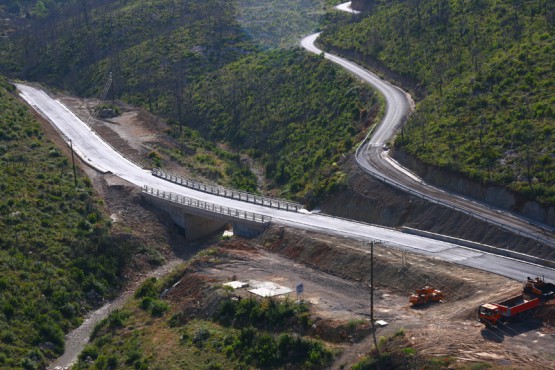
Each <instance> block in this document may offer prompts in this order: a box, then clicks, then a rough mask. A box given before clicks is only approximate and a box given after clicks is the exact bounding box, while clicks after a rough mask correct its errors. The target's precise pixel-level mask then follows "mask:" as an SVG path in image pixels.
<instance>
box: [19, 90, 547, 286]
mask: <svg viewBox="0 0 555 370" xmlns="http://www.w3.org/2000/svg"><path fill="white" fill-rule="evenodd" d="M16 86H17V88H18V90H19V91H20V96H21V97H22V98H23V99H24V100H25V101H27V103H29V105H31V107H33V108H34V109H35V110H36V111H37V112H39V113H40V114H41V115H42V116H43V117H44V118H46V119H47V120H48V121H49V122H51V123H52V124H53V125H54V126H55V127H56V128H57V129H58V130H59V132H60V133H61V134H62V136H63V137H64V139H65V140H66V141H67V142H68V144H69V141H70V140H71V141H72V142H73V148H74V150H75V151H76V153H77V154H78V155H79V156H80V157H81V159H82V160H83V161H85V162H86V163H88V164H89V165H90V166H92V167H94V168H96V169H97V170H98V171H100V172H104V173H107V172H110V173H112V174H114V175H116V176H118V177H120V178H122V179H124V180H126V181H128V182H130V183H132V184H135V185H137V186H139V187H143V186H144V185H148V186H151V187H153V188H156V189H160V190H161V191H165V192H171V193H174V194H178V195H181V196H186V197H189V198H193V199H198V200H201V201H205V202H210V203H215V204H218V205H221V206H224V207H230V208H235V209H239V210H243V211H247V212H254V213H257V214H261V215H264V216H268V217H271V218H272V222H273V223H275V224H278V225H284V226H288V227H294V228H300V229H305V230H310V231H314V232H319V233H324V234H331V235H336V236H343V237H347V238H351V239H355V240H360V241H364V242H368V241H371V240H375V241H381V242H382V243H384V244H385V245H387V246H390V247H394V248H398V249H402V250H409V251H412V252H416V253H420V254H425V255H429V256H433V257H436V258H440V259H442V260H445V261H451V262H455V263H458V264H462V265H466V266H470V267H475V268H478V269H482V270H486V271H491V272H494V273H498V274H500V275H504V276H507V277H511V278H514V279H518V280H524V279H525V278H526V277H527V276H531V275H534V276H535V275H543V276H545V277H546V278H547V279H548V280H555V270H552V269H549V268H545V267H541V266H536V265H531V264H529V263H526V262H521V261H516V260H513V259H509V258H504V257H500V256H496V255H491V254H487V253H484V252H480V251H475V250H471V249H467V248H464V247H461V246H458V245H455V244H452V243H447V242H442V241H438V240H433V239H428V238H424V237H420V236H415V235H410V234H406V233H402V232H400V231H397V230H394V229H389V228H384V227H378V226H374V225H369V224H364V223H360V222H355V221H351V220H345V219H340V218H335V217H331V216H327V215H322V214H310V213H308V214H307V213H301V212H289V211H285V210H279V209H275V208H269V207H264V206H262V205H257V204H252V203H246V202H242V201H239V200H236V199H230V198H223V197H219V196H217V195H213V194H209V193H204V192H200V191H197V190H194V189H190V188H186V187H183V186H180V185H177V184H174V183H171V182H168V181H165V180H163V179H160V178H157V177H154V176H152V174H151V172H150V171H149V170H145V169H142V168H140V167H139V166H137V165H136V164H134V163H132V162H131V161H129V160H128V159H127V158H125V157H123V156H122V155H121V154H119V153H118V152H117V151H115V150H114V149H113V148H112V147H111V146H110V145H108V144H107V143H106V142H105V141H104V140H102V138H100V137H99V136H98V135H97V134H96V133H95V132H94V131H93V130H92V129H91V128H90V127H88V126H87V125H86V124H85V123H84V122H83V121H81V120H80V119H79V118H78V117H77V116H76V115H75V114H73V113H72V112H71V111H70V110H69V109H68V108H67V107H66V106H65V105H63V104H62V103H61V102H60V101H59V100H55V99H53V98H51V97H50V96H49V95H48V94H46V93H45V92H44V91H43V90H40V89H37V88H34V87H31V86H28V85H24V84H17V85H16Z"/></svg>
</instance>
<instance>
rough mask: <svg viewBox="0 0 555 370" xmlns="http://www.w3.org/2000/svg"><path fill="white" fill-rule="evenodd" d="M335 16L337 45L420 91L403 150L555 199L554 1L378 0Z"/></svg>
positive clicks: (331, 22) (327, 40)
mask: <svg viewBox="0 0 555 370" xmlns="http://www.w3.org/2000/svg"><path fill="white" fill-rule="evenodd" d="M327 24H328V26H327V28H326V29H325V31H324V33H323V34H322V42H323V44H324V45H325V47H326V48H327V49H328V50H334V51H336V52H339V53H342V54H345V55H348V56H349V57H350V58H351V59H353V58H354V59H357V60H358V61H359V62H360V63H362V64H367V65H371V66H373V67H377V68H378V69H382V70H384V68H385V69H387V70H388V71H391V72H390V73H389V76H390V77H391V78H393V79H394V80H397V81H398V82H399V83H401V84H402V85H404V86H405V87H406V88H408V89H409V90H411V91H412V93H413V95H415V97H416V98H417V99H418V105H417V113H416V114H414V115H413V116H412V117H411V119H410V120H409V122H408V125H407V126H406V128H405V130H404V131H403V132H402V134H401V135H400V136H399V137H398V138H397V139H396V142H395V144H396V147H397V149H398V150H403V151H407V152H409V153H410V154H411V155H414V156H416V157H418V158H419V159H420V160H422V161H424V162H425V163H428V164H431V165H434V166H438V167H441V168H445V169H448V170H450V171H453V172H458V173H462V174H464V175H466V176H467V177H469V178H472V179H474V180H477V181H480V182H483V183H494V184H500V185H504V186H506V187H508V188H509V189H512V190H514V191H517V192H519V193H521V194H524V195H526V196H528V197H531V198H534V199H537V200H538V201H539V202H541V203H543V204H546V205H554V204H555V139H554V135H553V134H554V132H553V130H554V127H555V110H554V108H553V107H554V104H555V100H554V99H555V98H554V96H555V84H554V74H553V67H554V65H553V55H554V51H555V35H554V33H555V27H554V26H555V5H554V4H553V3H552V2H545V1H519V2H514V1H490V0H481V1H472V2H462V1H452V2H448V1H443V0H435V1H429V2H421V1H409V2H406V1H388V2H377V3H376V6H375V7H374V8H373V10H371V11H370V12H368V13H364V14H363V15H360V16H355V17H351V16H348V15H345V14H334V15H332V16H330V17H329V19H328V21H327ZM385 73H387V72H385Z"/></svg>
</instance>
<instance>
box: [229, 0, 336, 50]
mask: <svg viewBox="0 0 555 370" xmlns="http://www.w3.org/2000/svg"><path fill="white" fill-rule="evenodd" d="M325 2H326V1H324V0H281V1H275V0H238V2H237V3H238V21H239V23H240V24H241V27H242V28H243V29H244V30H245V32H246V33H247V34H248V35H249V36H251V37H252V38H253V39H254V40H255V41H256V42H258V43H260V44H262V45H263V46H267V47H290V46H292V45H298V43H299V40H300V39H301V37H302V36H306V35H307V34H308V33H310V32H312V30H314V29H316V28H318V27H319V25H320V21H321V19H322V18H323V16H324V14H325V5H324V3H325Z"/></svg>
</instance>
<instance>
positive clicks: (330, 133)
mask: <svg viewBox="0 0 555 370" xmlns="http://www.w3.org/2000/svg"><path fill="white" fill-rule="evenodd" d="M345 92H347V93H345ZM186 95H190V96H191V107H192V108H193V112H194V114H195V116H194V118H193V119H192V120H191V122H192V123H193V125H194V126H195V128H197V129H199V130H201V131H202V132H205V133H206V135H208V136H209V137H211V138H213V139H215V140H225V141H227V142H229V143H231V145H233V146H234V147H236V148H238V149H243V150H245V151H246V152H247V153H248V154H249V155H251V156H252V157H254V158H258V159H260V160H261V161H262V164H263V165H264V166H265V175H266V177H267V178H268V179H270V180H272V182H273V184H275V185H278V186H280V187H283V189H284V193H285V194H287V195H289V196H292V197H296V198H301V199H304V200H305V201H306V202H308V203H312V204H313V203H314V202H315V201H317V200H321V199H322V198H323V197H325V196H326V195H327V194H329V193H330V192H331V191H334V190H335V189H337V188H338V187H340V186H342V185H343V182H344V174H343V173H342V172H341V171H340V169H339V166H338V165H337V163H338V162H340V161H341V159H342V158H343V157H344V155H345V154H346V153H348V152H350V151H351V149H352V148H353V146H354V144H355V143H356V142H358V141H360V140H362V137H363V135H364V133H365V132H366V130H367V129H368V127H369V126H370V125H371V124H373V123H374V120H375V118H376V116H377V115H378V108H377V107H378V106H379V105H378V99H377V97H376V96H375V95H374V93H373V92H371V91H370V90H368V89H367V86H365V85H363V84H361V83H359V82H355V81H353V79H352V78H351V77H350V76H349V75H348V74H347V73H345V72H343V71H342V70H339V69H338V68H337V67H335V66H333V65H331V64H330V63H328V62H326V61H325V60H324V59H323V58H320V57H315V56H311V55H308V54H307V53H306V52H304V51H301V50H298V49H297V50H288V51H278V50H276V51H272V52H266V53H261V54H256V55H253V56H251V57H248V58H245V59H242V60H241V61H238V62H236V63H233V64H230V65H228V66H226V67H225V68H223V69H221V70H220V71H218V72H217V73H214V74H211V75H209V76H207V78H205V79H203V80H202V81H201V82H199V83H198V84H194V85H191V88H190V90H188V91H187V92H186Z"/></svg>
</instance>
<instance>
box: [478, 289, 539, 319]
mask: <svg viewBox="0 0 555 370" xmlns="http://www.w3.org/2000/svg"><path fill="white" fill-rule="evenodd" d="M540 304H541V302H540V299H539V298H537V297H536V298H533V299H530V300H527V299H525V297H524V295H523V294H520V295H517V296H515V297H512V298H509V299H507V300H505V301H502V302H499V303H485V304H483V305H481V306H480V308H478V316H479V317H480V322H481V323H483V324H484V325H486V326H487V327H490V326H497V323H498V322H505V321H508V320H510V319H511V318H513V317H515V316H517V315H520V314H522V313H524V312H526V311H529V310H531V309H534V308H536V307H538V306H539V305H540Z"/></svg>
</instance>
